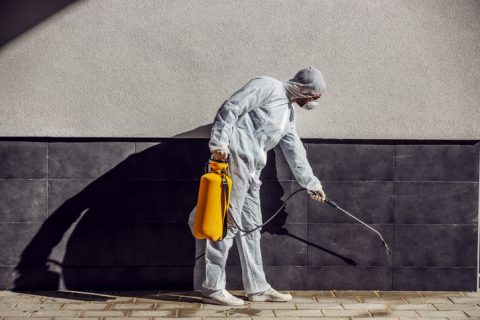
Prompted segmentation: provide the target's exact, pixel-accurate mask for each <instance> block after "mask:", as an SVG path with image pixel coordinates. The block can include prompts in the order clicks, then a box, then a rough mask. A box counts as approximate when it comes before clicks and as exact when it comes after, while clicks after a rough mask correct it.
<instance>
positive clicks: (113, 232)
mask: <svg viewBox="0 0 480 320" xmlns="http://www.w3.org/2000/svg"><path fill="white" fill-rule="evenodd" d="M208 127H209V126H208V125H207V126H203V127H199V128H197V129H195V130H192V131H190V132H187V133H185V135H189V134H192V133H194V132H198V130H200V131H205V129H206V128H208ZM208 157H209V150H208V142H207V140H206V139H167V140H165V141H161V142H158V141H157V142H153V143H144V142H139V143H136V153H134V154H131V155H130V156H128V157H127V158H125V159H124V160H123V161H122V162H121V163H119V164H118V165H117V166H115V167H114V168H113V169H111V170H110V171H108V172H107V173H105V174H104V175H102V176H101V177H99V178H98V179H96V180H94V181H93V182H92V180H88V179H51V180H50V181H49V190H50V191H49V197H50V198H51V197H52V194H56V195H58V194H60V195H61V194H63V192H64V190H67V191H66V192H65V193H66V194H74V195H73V196H64V197H61V199H62V201H64V202H63V203H61V204H59V205H58V206H55V205H51V207H52V208H53V207H57V209H55V210H54V211H53V212H51V213H50V214H49V216H48V218H47V220H46V221H45V222H44V223H43V224H42V226H41V228H40V230H39V231H38V232H37V234H36V235H35V236H34V237H33V238H32V240H31V241H30V243H29V244H28V245H27V246H26V247H25V249H24V250H23V252H22V255H21V258H20V262H19V263H18V264H17V266H16V272H17V278H16V279H15V280H14V287H13V289H12V290H32V289H33V290H37V289H39V290H58V289H80V290H81V289H88V290H92V289H93V290H95V289H97V290H99V289H101V290H102V289H103V290H111V289H115V290H134V289H163V290H165V289H166V290H172V289H173V290H191V289H192V288H193V287H194V266H195V258H196V257H197V256H198V252H197V253H196V252H195V239H194V238H193V237H192V235H191V232H190V229H189V227H188V224H187V221H188V215H189V213H190V211H191V210H192V209H193V208H194V206H195V204H196V200H197V199H196V198H197V191H198V182H199V177H200V176H201V175H202V174H203V173H204V164H205V162H206V160H208ZM268 162H269V163H268V167H269V168H267V170H269V173H268V174H269V175H270V176H271V177H276V176H277V172H276V169H275V168H276V162H277V159H276V158H275V153H274V152H273V150H272V151H271V152H269V161H268ZM66 165H68V163H67V164H66ZM88 165H90V164H88ZM68 190H80V191H73V192H70V193H69V191H68ZM284 195H285V192H284V190H283V188H282V186H281V184H280V183H279V182H278V181H273V182H271V183H270V184H269V188H268V189H267V190H266V189H265V188H262V199H263V200H262V204H263V205H262V207H263V208H265V204H267V203H268V207H269V208H272V207H274V208H275V209H277V208H279V207H280V206H281V205H282V203H283V201H282V200H281V199H282V197H283V196H284ZM65 199H67V200H65ZM49 203H52V199H49ZM270 211H271V210H270V209H267V210H264V211H263V212H264V216H263V220H264V221H265V220H266V219H268V218H269V217H270V216H271V214H273V212H270ZM287 215H288V213H287V212H286V211H285V210H284V211H283V212H282V213H281V214H280V215H279V216H278V217H277V218H276V219H275V220H274V221H272V223H270V224H269V225H267V226H265V227H264V228H263V229H262V233H264V232H268V233H270V234H279V235H287V236H290V237H292V238H295V239H296V240H298V241H302V242H304V243H307V244H308V245H311V246H313V247H315V248H317V249H320V250H323V251H326V252H329V253H331V254H334V255H336V256H338V255H337V254H335V253H333V252H330V251H328V250H326V249H325V248H323V247H321V246H319V245H316V244H312V243H310V242H307V241H306V240H304V239H300V238H299V237H297V236H295V235H292V234H290V233H289V231H288V230H287V228H286V227H285V225H286V219H287ZM230 253H231V252H230ZM200 254H201V252H200ZM342 258H343V257H342ZM352 264H353V263H352Z"/></svg>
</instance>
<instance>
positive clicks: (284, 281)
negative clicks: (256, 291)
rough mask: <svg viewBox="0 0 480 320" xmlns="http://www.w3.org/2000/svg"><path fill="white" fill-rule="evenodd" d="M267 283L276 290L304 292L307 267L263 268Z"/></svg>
mask: <svg viewBox="0 0 480 320" xmlns="http://www.w3.org/2000/svg"><path fill="white" fill-rule="evenodd" d="M264 271H265V277H266V279H267V282H268V283H269V284H270V285H271V286H272V287H273V288H274V289H276V290H305V288H307V285H308V284H307V282H308V280H307V267H297V266H283V267H272V266H271V267H268V266H266V267H264Z"/></svg>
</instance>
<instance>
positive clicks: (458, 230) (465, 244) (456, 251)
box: [393, 225, 477, 267]
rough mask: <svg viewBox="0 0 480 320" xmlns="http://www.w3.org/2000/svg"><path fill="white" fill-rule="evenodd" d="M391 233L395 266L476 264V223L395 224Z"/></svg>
mask: <svg viewBox="0 0 480 320" xmlns="http://www.w3.org/2000/svg"><path fill="white" fill-rule="evenodd" d="M394 234H395V235H394V239H395V243H394V248H395V250H394V259H393V261H394V265H395V266H419V267H426V266H435V267H476V266H477V261H476V256H477V225H396V226H395V230H394Z"/></svg>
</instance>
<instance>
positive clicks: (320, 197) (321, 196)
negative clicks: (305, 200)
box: [308, 188, 327, 202]
mask: <svg viewBox="0 0 480 320" xmlns="http://www.w3.org/2000/svg"><path fill="white" fill-rule="evenodd" d="M308 194H309V195H310V198H312V200H315V201H319V202H324V201H325V199H327V196H326V195H325V192H323V189H322V188H320V189H319V190H308Z"/></svg>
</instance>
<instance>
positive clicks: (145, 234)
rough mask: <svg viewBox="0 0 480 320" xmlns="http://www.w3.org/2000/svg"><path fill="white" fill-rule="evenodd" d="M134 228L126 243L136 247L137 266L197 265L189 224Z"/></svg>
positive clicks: (138, 224)
mask: <svg viewBox="0 0 480 320" xmlns="http://www.w3.org/2000/svg"><path fill="white" fill-rule="evenodd" d="M133 228H134V230H133V236H132V237H129V238H128V239H127V240H128V241H130V242H132V243H133V249H134V252H133V254H132V256H133V261H134V264H135V265H161V266H170V265H177V266H190V265H191V266H193V265H194V264H195V238H193V236H192V234H191V232H190V229H189V227H188V225H187V224H186V223H182V224H180V223H178V224H177V223H175V224H173V223H171V224H163V223H135V224H134V225H133ZM123 264H126V263H123Z"/></svg>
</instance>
